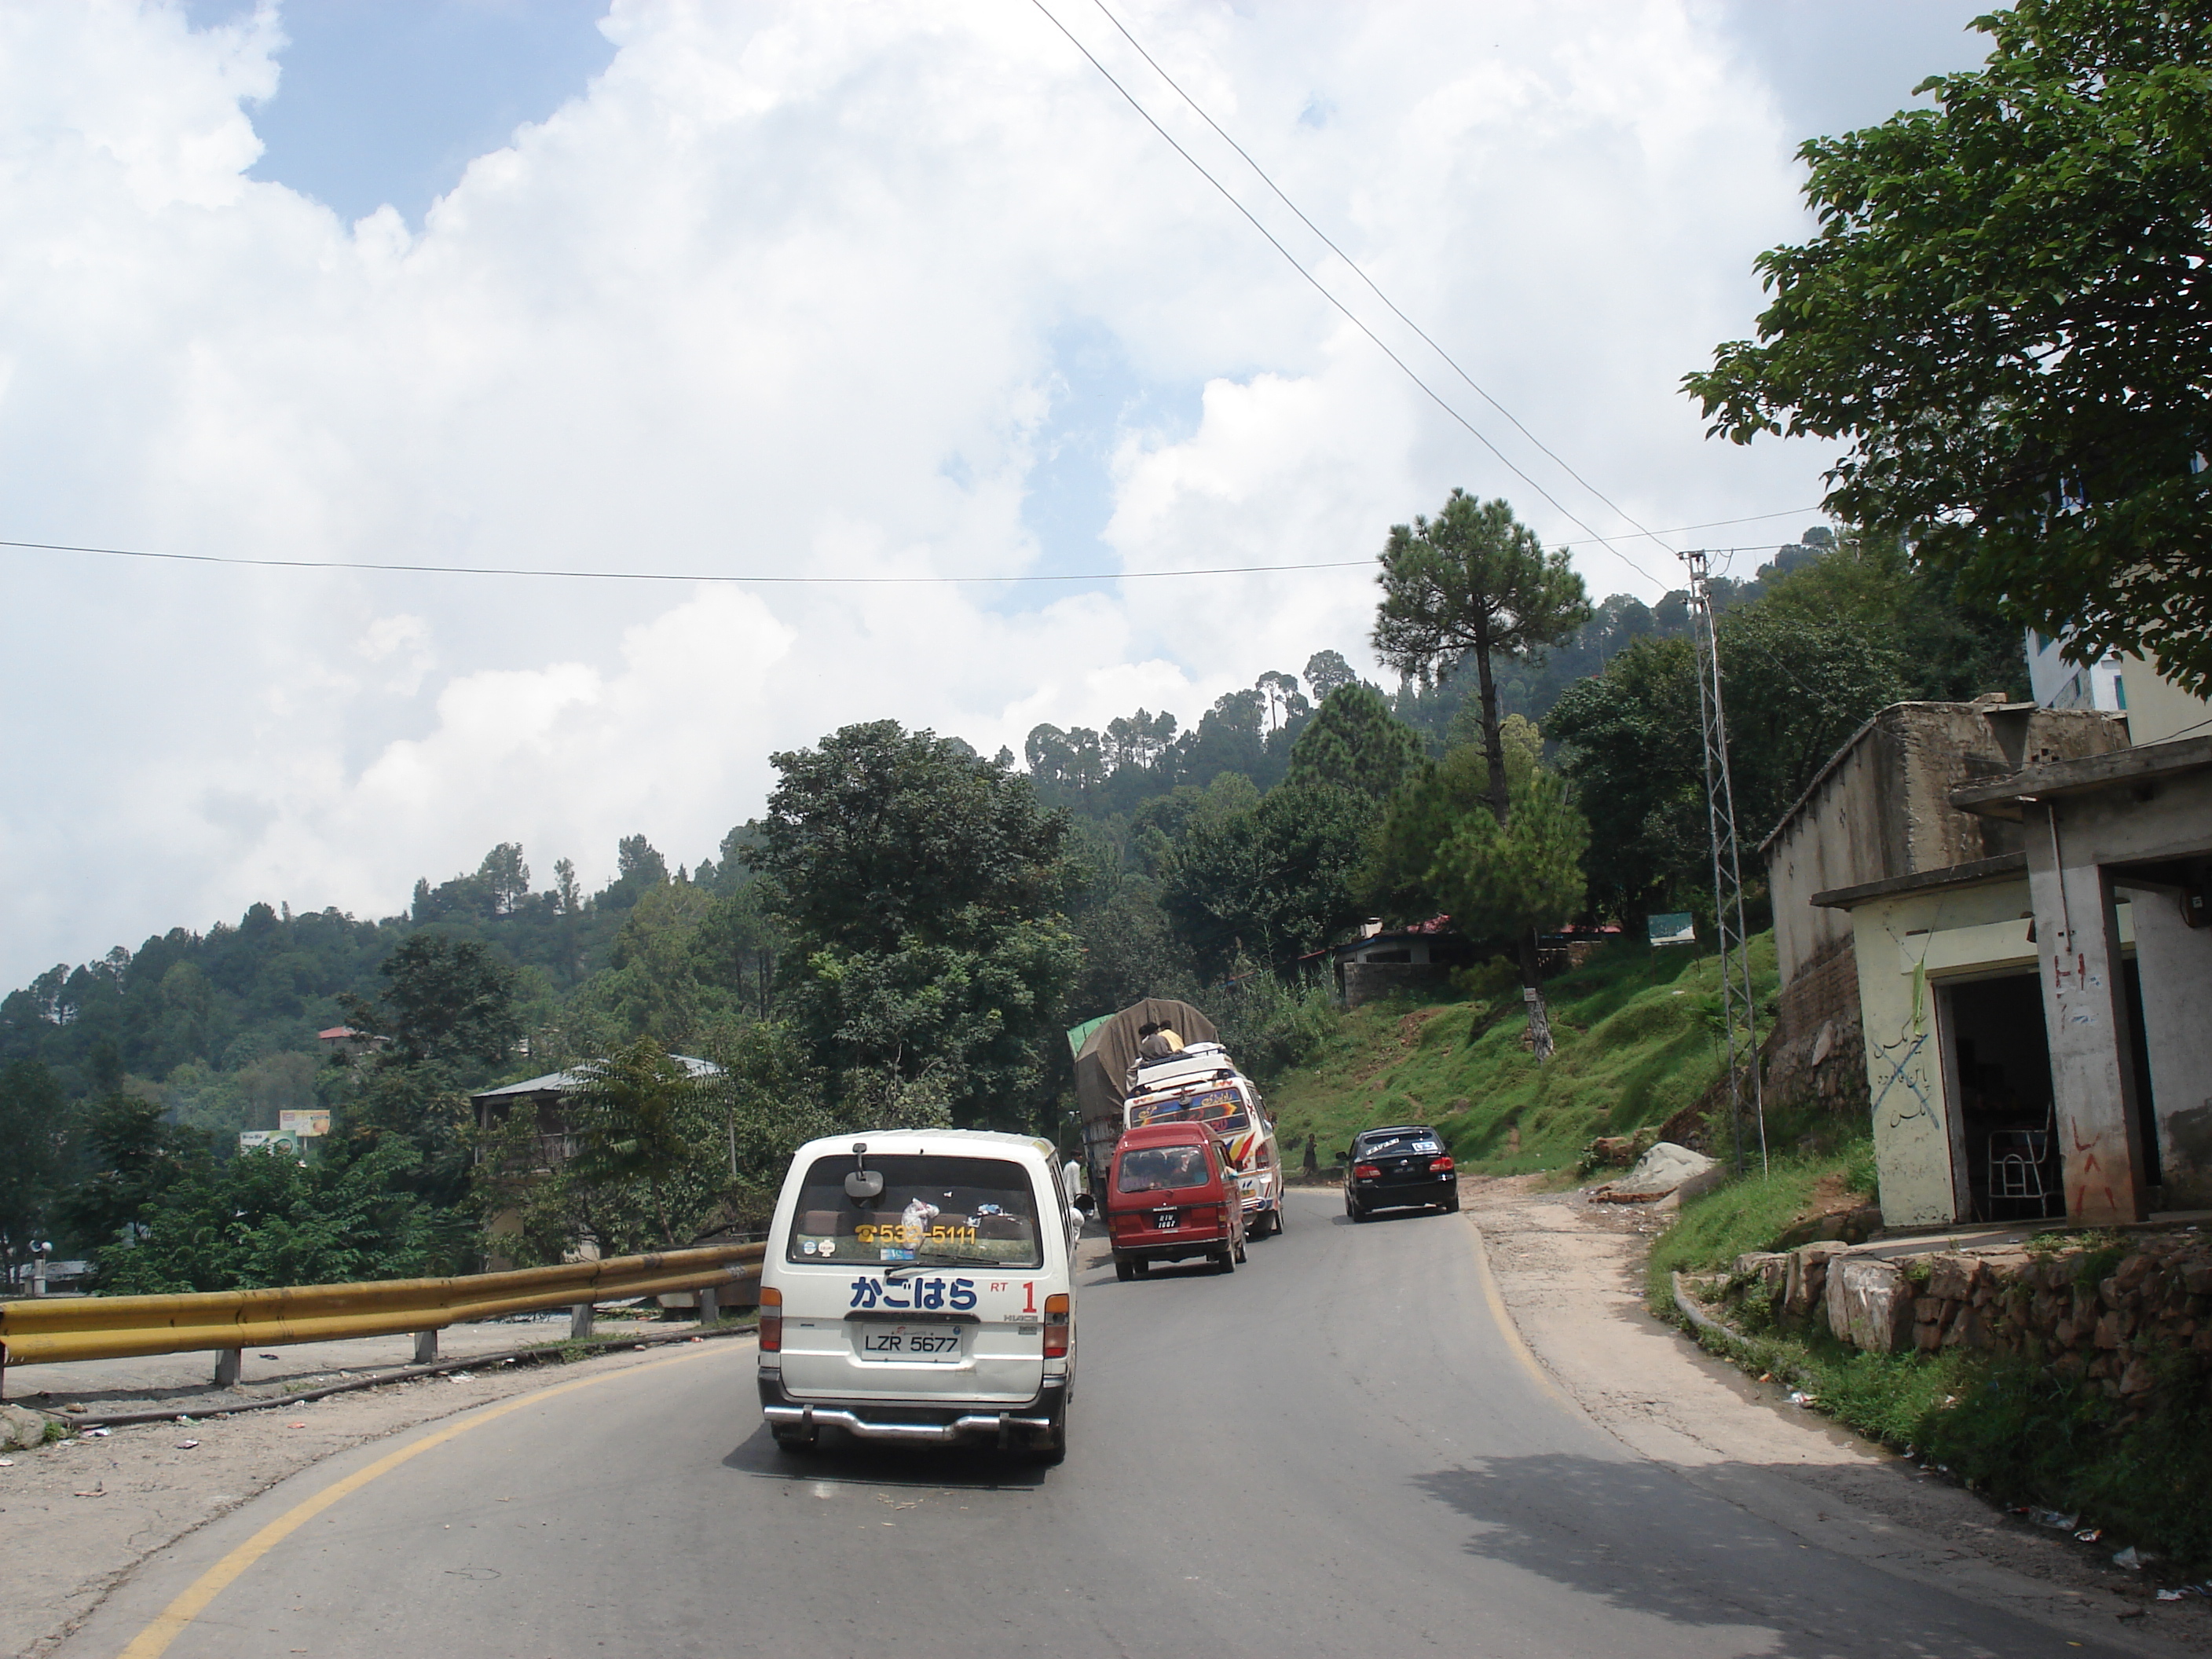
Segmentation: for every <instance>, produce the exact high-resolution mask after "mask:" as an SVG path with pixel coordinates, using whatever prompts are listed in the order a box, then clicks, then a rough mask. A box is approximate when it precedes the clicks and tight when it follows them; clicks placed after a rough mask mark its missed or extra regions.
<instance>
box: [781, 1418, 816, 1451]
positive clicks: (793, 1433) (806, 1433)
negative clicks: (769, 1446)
mask: <svg viewBox="0 0 2212 1659" xmlns="http://www.w3.org/2000/svg"><path fill="white" fill-rule="evenodd" d="M819 1432H820V1431H818V1430H815V1429H808V1428H801V1427H800V1426H799V1425H797V1424H795V1423H771V1424H770V1425H769V1434H770V1435H771V1436H772V1437H774V1438H775V1449H777V1450H778V1451H812V1450H813V1449H814V1447H815V1443H816V1439H817V1435H818V1434H819Z"/></svg>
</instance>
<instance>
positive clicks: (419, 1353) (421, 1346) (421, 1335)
mask: <svg viewBox="0 0 2212 1659" xmlns="http://www.w3.org/2000/svg"><path fill="white" fill-rule="evenodd" d="M437 1357H438V1329H437V1327H436V1326H435V1325H434V1326H432V1327H431V1328H429V1329H428V1330H427V1331H417V1332H416V1333H415V1363H416V1364H418V1365H427V1364H429V1363H430V1362H431V1361H432V1360H434V1359H435V1358H437Z"/></svg>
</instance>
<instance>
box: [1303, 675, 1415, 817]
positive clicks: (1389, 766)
mask: <svg viewBox="0 0 2212 1659" xmlns="http://www.w3.org/2000/svg"><path fill="white" fill-rule="evenodd" d="M1420 758H1421V740H1420V738H1419V737H1417V736H1415V735H1414V733H1413V728H1412V727H1410V726H1404V725H1401V724H1400V723H1399V721H1398V720H1397V719H1396V718H1395V716H1394V715H1393V714H1391V713H1390V705H1389V703H1387V702H1383V694H1382V693H1381V692H1380V691H1377V690H1376V689H1375V688H1374V687H1373V686H1371V685H1361V684H1358V683H1356V682H1355V683H1354V684H1351V685H1346V686H1341V687H1339V688H1338V689H1337V690H1334V691H1333V692H1331V693H1330V694H1329V696H1328V701H1327V702H1323V703H1322V706H1321V710H1320V712H1319V713H1318V714H1316V715H1315V716H1314V718H1313V720H1311V721H1310V723H1309V724H1308V725H1307V726H1306V728H1305V730H1304V731H1303V732H1299V733H1298V740H1297V742H1296V743H1294V744H1291V769H1290V771H1289V773H1288V775H1286V777H1285V782H1286V783H1291V784H1301V783H1319V784H1328V785H1332V786H1334V787H1337V788H1340V789H1348V790H1350V791H1351V792H1352V793H1353V794H1355V795H1364V796H1366V797H1367V798H1368V799H1370V800H1374V801H1383V800H1387V799H1389V797H1390V796H1391V795H1392V794H1393V793H1395V791H1396V789H1397V787H1398V786H1399V784H1400V783H1401V781H1404V779H1405V776H1406V774H1407V771H1408V770H1409V769H1411V768H1413V766H1414V765H1415V764H1416V763H1419V760H1420Z"/></svg>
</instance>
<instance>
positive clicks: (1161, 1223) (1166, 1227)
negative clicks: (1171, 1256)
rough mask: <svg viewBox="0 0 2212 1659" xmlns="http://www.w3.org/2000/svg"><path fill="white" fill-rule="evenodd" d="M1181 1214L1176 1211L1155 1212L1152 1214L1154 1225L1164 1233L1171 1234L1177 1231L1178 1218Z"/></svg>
mask: <svg viewBox="0 0 2212 1659" xmlns="http://www.w3.org/2000/svg"><path fill="white" fill-rule="evenodd" d="M1180 1213H1181V1212H1179V1211H1176V1210H1155V1211H1153V1212H1152V1225H1153V1226H1155V1227H1157V1228H1158V1230H1159V1231H1162V1232H1164V1233H1171V1232H1173V1231H1175V1225H1176V1216H1177V1215H1178V1214H1180Z"/></svg>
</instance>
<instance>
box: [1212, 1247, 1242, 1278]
mask: <svg viewBox="0 0 2212 1659" xmlns="http://www.w3.org/2000/svg"><path fill="white" fill-rule="evenodd" d="M1213 1265H1214V1267H1216V1268H1217V1269H1218V1271H1220V1272H1222V1273H1235V1272H1236V1271H1237V1252H1236V1251H1234V1250H1223V1251H1222V1252H1220V1253H1219V1254H1218V1255H1216V1256H1215V1257H1214V1258H1213Z"/></svg>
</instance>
